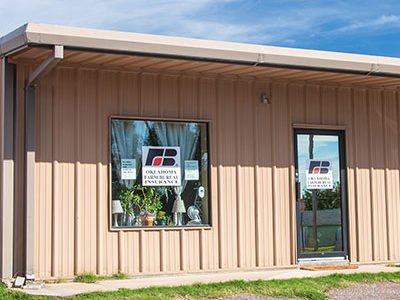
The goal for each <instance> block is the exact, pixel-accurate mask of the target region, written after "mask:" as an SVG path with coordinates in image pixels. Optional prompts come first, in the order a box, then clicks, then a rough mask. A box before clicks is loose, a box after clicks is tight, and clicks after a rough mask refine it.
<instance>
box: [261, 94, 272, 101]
mask: <svg viewBox="0 0 400 300" xmlns="http://www.w3.org/2000/svg"><path fill="white" fill-rule="evenodd" d="M261 102H262V103H264V104H271V100H270V99H269V98H268V96H267V94H265V93H264V94H261Z"/></svg>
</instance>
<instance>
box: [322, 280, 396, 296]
mask: <svg viewBox="0 0 400 300" xmlns="http://www.w3.org/2000/svg"><path fill="white" fill-rule="evenodd" d="M326 294H327V295H328V296H329V300H343V299H352V300H370V299H374V300H375V299H379V300H400V283H392V282H389V283H368V284H367V283H365V284H358V285H355V286H352V287H350V288H347V289H332V290H330V291H328V292H327V293H326Z"/></svg>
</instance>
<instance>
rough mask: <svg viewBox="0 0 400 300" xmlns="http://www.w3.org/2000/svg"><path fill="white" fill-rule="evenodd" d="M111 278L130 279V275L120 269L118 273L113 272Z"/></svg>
mask: <svg viewBox="0 0 400 300" xmlns="http://www.w3.org/2000/svg"><path fill="white" fill-rule="evenodd" d="M111 278H112V279H119V280H121V279H128V278H129V276H128V275H126V274H125V273H123V272H121V271H118V273H115V274H113V275H112V276H111Z"/></svg>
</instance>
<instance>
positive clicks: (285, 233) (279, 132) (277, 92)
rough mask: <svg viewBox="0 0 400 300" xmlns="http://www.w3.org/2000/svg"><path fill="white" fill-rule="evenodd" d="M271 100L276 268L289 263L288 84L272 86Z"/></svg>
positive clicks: (289, 158) (289, 161)
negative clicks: (272, 101) (272, 99)
mask: <svg viewBox="0 0 400 300" xmlns="http://www.w3.org/2000/svg"><path fill="white" fill-rule="evenodd" d="M271 95H272V97H273V98H274V99H275V100H274V103H275V105H274V106H272V107H271V109H272V120H273V125H272V126H273V128H274V130H273V134H272V139H273V140H272V144H273V145H272V147H273V153H274V160H273V184H274V187H273V195H274V199H273V201H274V202H273V203H274V204H273V206H274V208H273V213H274V230H275V231H274V234H275V240H274V242H275V245H274V246H275V265H278V266H284V265H289V264H290V248H291V247H290V207H289V205H290V198H289V194H290V186H291V185H292V184H294V183H291V182H290V177H289V166H290V165H291V163H292V161H293V158H291V157H290V153H291V152H290V150H289V147H291V146H292V141H291V140H290V135H291V132H290V131H291V128H290V126H289V125H288V124H290V120H289V118H288V99H287V84H286V83H273V84H272V91H271Z"/></svg>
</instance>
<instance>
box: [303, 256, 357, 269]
mask: <svg viewBox="0 0 400 300" xmlns="http://www.w3.org/2000/svg"><path fill="white" fill-rule="evenodd" d="M298 263H299V266H300V267H303V266H304V267H317V266H347V265H349V264H350V261H349V260H348V259H345V258H342V257H340V258H338V257H335V258H325V257H324V258H299V260H298Z"/></svg>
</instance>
